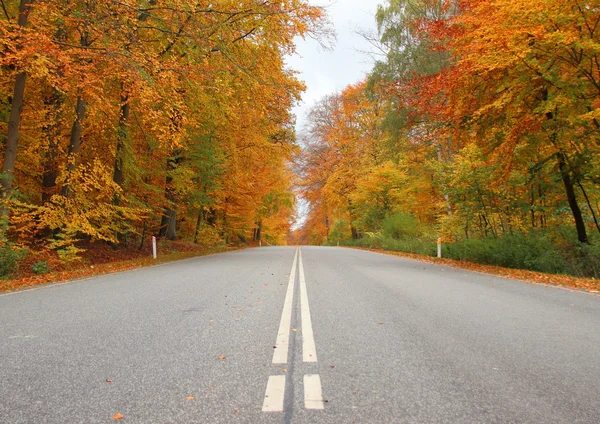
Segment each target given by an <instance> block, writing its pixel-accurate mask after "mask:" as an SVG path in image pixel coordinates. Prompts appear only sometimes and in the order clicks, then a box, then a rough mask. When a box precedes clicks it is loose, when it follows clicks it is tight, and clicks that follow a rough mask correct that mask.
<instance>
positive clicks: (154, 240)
mask: <svg viewBox="0 0 600 424" xmlns="http://www.w3.org/2000/svg"><path fill="white" fill-rule="evenodd" d="M152 257H153V258H154V259H156V236H152Z"/></svg>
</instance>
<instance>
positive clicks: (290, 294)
mask: <svg viewBox="0 0 600 424" xmlns="http://www.w3.org/2000/svg"><path fill="white" fill-rule="evenodd" d="M299 250H300V249H299V248H296V254H295V255H294V263H293V264H292V272H290V280H289V282H288V288H287V292H286V294H285V300H284V302H283V311H282V312H281V321H280V322H279V332H278V333H277V341H276V342H275V349H273V363H274V364H286V363H287V360H288V350H289V344H290V327H291V324H292V306H293V305H292V302H293V300H294V285H295V282H296V265H297V263H298V251H299Z"/></svg>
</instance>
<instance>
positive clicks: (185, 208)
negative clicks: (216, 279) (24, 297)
mask: <svg viewBox="0 0 600 424" xmlns="http://www.w3.org/2000/svg"><path fill="white" fill-rule="evenodd" d="M1 2H2V3H1V6H2V8H1V10H0V21H1V22H2V24H1V25H0V49H1V54H0V67H1V70H2V71H1V73H0V117H1V119H0V126H1V128H0V137H1V145H2V147H1V155H2V158H3V161H2V173H1V174H0V182H1V187H0V190H1V204H0V243H1V244H2V246H1V247H0V274H2V276H4V277H10V276H11V275H12V274H14V273H15V272H17V270H18V267H19V261H20V259H21V258H23V257H24V256H26V255H34V256H35V255H38V256H39V255H40V254H41V253H43V255H46V256H44V257H45V258H53V259H52V260H55V261H63V262H76V261H78V260H81V259H80V258H81V256H82V255H83V254H84V253H85V252H86V251H88V253H89V251H90V249H94V246H98V245H102V246H107V247H108V248H110V249H111V250H113V251H116V252H119V251H125V250H127V249H138V250H143V249H147V248H148V243H149V242H150V239H151V237H152V236H157V237H159V238H160V239H161V240H164V241H165V242H169V241H170V242H175V241H184V242H188V243H195V244H199V245H204V246H217V245H231V244H244V245H245V244H252V243H258V242H260V243H266V244H271V245H277V244H286V243H307V244H317V245H322V244H329V245H333V244H341V245H348V246H358V247H374V248H381V249H386V250H398V251H406V252H414V253H418V254H424V255H434V254H435V251H436V242H437V240H438V238H440V239H441V240H442V242H443V249H444V256H446V257H451V258H455V259H461V260H469V261H474V262H480V263H486V264H491V265H499V266H506V267H515V268H524V269H531V270H534V271H541V272H549V273H564V274H571V275H575V276H581V277H596V278H598V277H600V35H599V31H600V2H598V1H597V0H596V1H585V0H564V1H557V0H536V1H533V0H493V1H490V0H380V3H381V5H380V6H379V8H378V12H377V16H376V17H375V19H376V20H377V28H378V31H377V33H376V34H365V35H364V36H365V37H370V41H371V42H372V44H373V45H375V46H377V50H376V53H374V58H375V61H374V66H373V68H372V70H371V72H370V73H369V75H368V76H366V77H365V79H364V80H363V81H357V82H356V83H355V84H352V85H350V86H348V87H347V88H345V89H344V90H342V91H341V92H339V93H335V94H332V95H329V96H327V97H325V98H323V99H321V100H320V101H319V102H317V103H316V104H314V105H313V106H312V108H311V111H310V113H309V115H308V117H307V119H308V125H307V126H306V128H302V129H299V130H298V132H297V133H296V129H295V117H294V115H293V114H292V108H293V107H294V105H296V104H297V103H298V102H299V101H300V99H301V94H302V92H303V90H304V89H305V87H304V83H303V82H302V81H301V80H300V79H299V78H298V77H297V76H296V73H295V71H294V70H292V69H289V68H288V67H287V66H286V62H285V61H286V57H287V56H289V55H291V54H293V53H294V51H295V45H294V42H295V39H298V37H314V38H315V39H326V38H328V37H331V33H330V29H329V25H328V22H327V10H326V8H322V7H317V6H313V5H311V2H309V1H307V0H283V1H271V0H235V1H233V0H219V1H216V2H208V1H188V0H167V1H162V0H69V1H67V0H1ZM299 199H302V200H301V201H300V200H299ZM299 203H301V204H303V205H305V206H303V207H301V208H298V204H299ZM302 214H305V215H306V216H304V217H302V219H299V220H298V215H302ZM297 220H298V222H300V223H301V225H300V226H299V228H297V227H298V225H297V224H295V222H296V221H297ZM48 260H50V259H48ZM37 263H40V262H36V264H37Z"/></svg>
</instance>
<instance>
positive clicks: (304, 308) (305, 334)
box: [298, 250, 320, 384]
mask: <svg viewBox="0 0 600 424" xmlns="http://www.w3.org/2000/svg"><path fill="white" fill-rule="evenodd" d="M299 258H300V259H299V261H298V268H299V270H300V277H299V278H300V311H301V313H302V360H303V361H304V362H317V348H316V346H315V337H314V334H313V328H312V321H311V319H310V307H309V306H308V293H307V292H306V280H305V278H304V266H303V265H302V250H300V254H299ZM319 384H320V383H319Z"/></svg>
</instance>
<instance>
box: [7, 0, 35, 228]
mask: <svg viewBox="0 0 600 424" xmlns="http://www.w3.org/2000/svg"><path fill="white" fill-rule="evenodd" d="M32 4H33V0H21V2H20V4H19V18H18V20H17V24H18V25H19V26H20V27H21V28H24V27H26V26H27V20H28V18H29V12H30V11H31V5H32ZM26 79H27V74H26V73H25V72H19V73H18V74H17V76H16V78H15V86H14V91H13V97H12V100H11V105H10V116H9V118H8V132H7V134H6V150H5V151H4V161H3V162H2V174H1V175H0V185H1V187H0V189H1V190H2V193H1V196H2V210H1V218H3V219H6V218H8V203H7V202H8V199H9V197H10V193H11V190H12V185H13V177H14V171H15V162H16V160H17V149H18V147H19V130H20V126H21V114H22V112H23V100H24V98H25V81H26ZM4 225H5V224H4Z"/></svg>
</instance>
